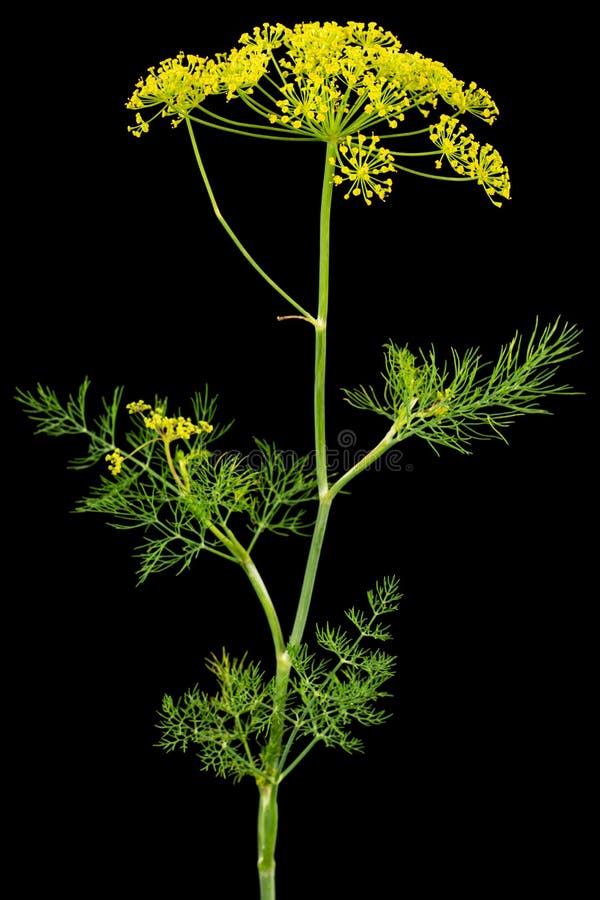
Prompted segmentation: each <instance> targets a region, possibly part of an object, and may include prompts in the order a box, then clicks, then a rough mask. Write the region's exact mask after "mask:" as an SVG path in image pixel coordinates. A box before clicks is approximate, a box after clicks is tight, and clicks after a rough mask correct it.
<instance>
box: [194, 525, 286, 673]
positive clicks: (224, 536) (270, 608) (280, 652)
mask: <svg viewBox="0 0 600 900" xmlns="http://www.w3.org/2000/svg"><path fill="white" fill-rule="evenodd" d="M208 528H209V530H210V531H211V532H212V533H213V534H214V535H215V537H217V538H218V539H219V540H220V541H221V543H222V544H224V545H225V547H227V549H228V550H230V551H231V554H232V557H233V558H234V559H235V560H236V562H238V563H239V564H240V565H241V567H242V569H243V570H244V572H245V573H246V575H247V577H248V580H249V582H250V584H251V585H252V587H253V588H254V593H255V594H256V596H257V597H258V599H259V600H260V604H261V606H262V608H263V611H264V614H265V616H266V618H267V622H268V623H269V629H270V631H271V637H272V638H273V646H274V648H275V656H276V659H277V666H278V668H280V667H281V663H280V660H282V659H283V660H286V659H287V658H288V655H287V653H286V646H285V641H284V638H283V632H282V630H281V624H280V622H279V617H278V616H277V611H276V610H275V605H274V603H273V601H272V600H271V596H270V594H269V591H268V590H267V586H266V584H265V583H264V581H263V579H262V576H261V574H260V572H259V571H258V569H257V568H256V565H255V564H254V561H253V560H252V557H251V556H250V554H249V553H248V551H247V550H246V548H245V547H244V546H243V544H241V543H240V542H239V541H238V539H237V538H236V536H235V535H234V534H233V532H232V531H231V530H230V529H229V528H219V527H218V526H217V525H215V524H214V523H213V522H209V523H208Z"/></svg>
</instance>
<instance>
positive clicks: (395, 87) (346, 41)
mask: <svg viewBox="0 0 600 900" xmlns="http://www.w3.org/2000/svg"><path fill="white" fill-rule="evenodd" d="M230 101H241V104H240V105H241V108H240V111H239V113H237V114H236V113H230V107H229V103H230ZM127 106H128V108H129V109H130V110H132V111H133V112H134V114H135V124H134V125H132V126H130V131H131V132H132V133H133V134H134V135H136V136H138V137H139V136H140V135H142V134H143V133H145V132H147V131H148V130H149V128H150V125H151V123H152V122H153V121H154V120H155V119H156V118H157V117H167V118H170V119H171V121H172V123H173V125H178V124H179V123H180V122H182V121H184V120H186V121H188V123H190V124H193V125H205V126H209V127H211V128H216V129H222V130H225V131H228V132H232V131H233V132H236V133H238V134H242V135H247V136H252V137H261V138H264V139H269V140H296V141H307V142H314V141H322V142H325V143H326V144H327V145H328V159H329V160H330V163H331V165H332V166H333V167H334V169H335V173H334V174H333V176H332V177H333V180H334V183H335V184H337V185H341V184H343V183H345V184H346V186H347V187H348V190H347V193H346V195H345V196H346V197H350V196H362V198H363V199H364V200H365V202H366V203H367V204H370V203H371V200H372V198H373V197H374V196H375V197H378V198H379V199H380V200H384V199H385V198H386V196H387V195H388V194H389V192H390V190H391V186H392V180H391V178H390V177H389V176H390V175H392V174H394V173H398V172H406V173H410V174H417V175H419V174H420V175H423V176H425V177H429V178H444V179H446V180H453V179H459V180H465V181H474V182H476V183H478V184H480V185H482V186H483V188H484V190H485V191H486V193H487V195H488V197H490V199H492V202H493V203H494V204H495V205H496V206H499V205H500V203H501V200H500V199H499V198H502V199H507V198H508V197H510V183H509V180H508V173H507V171H506V167H505V166H504V164H503V162H502V159H501V158H500V155H499V154H498V151H496V150H494V148H492V147H491V146H490V145H489V144H483V145H481V144H479V143H478V142H477V141H475V139H474V138H473V137H472V136H471V135H469V136H468V137H467V136H466V135H464V133H463V126H462V125H461V124H460V123H459V121H458V120H459V118H460V117H463V116H465V115H470V116H472V117H474V118H476V119H479V120H480V121H481V122H484V123H486V124H488V125H491V124H492V123H493V122H494V121H495V120H496V118H497V116H498V107H497V106H496V104H495V102H494V101H493V100H492V98H491V97H490V95H489V94H488V93H487V91H485V90H484V89H483V88H481V87H479V86H478V85H477V84H476V83H475V82H473V81H470V82H469V83H468V84H467V83H465V82H463V81H461V80H460V79H458V78H456V77H455V76H454V75H453V74H452V73H451V72H450V71H449V70H448V69H447V68H446V66H445V65H444V64H443V63H441V62H438V61H437V60H433V59H430V58H428V57H425V56H423V55H422V54H420V53H417V52H410V51H407V50H404V49H403V48H402V44H401V43H400V41H399V40H398V38H397V37H395V36H394V35H393V34H392V33H391V32H389V31H385V30H384V29H383V28H382V27H381V26H379V25H377V24H376V23H375V22H369V23H368V24H365V23H363V22H354V21H349V22H347V23H346V24H345V25H340V24H338V23H337V22H303V23H299V24H297V25H294V26H293V27H291V28H289V27H287V26H285V25H281V24H276V25H269V24H264V25H261V26H257V27H256V28H254V29H253V30H252V32H251V33H250V32H246V33H245V34H242V35H241V37H240V39H239V41H238V46H237V47H235V48H234V49H232V50H231V51H230V52H228V53H217V54H216V55H215V56H214V57H212V58H207V57H202V56H196V55H192V54H186V53H184V52H183V51H181V52H180V53H178V55H177V56H176V57H175V58H173V59H165V60H163V61H162V62H161V63H160V64H159V65H158V66H155V67H152V68H150V69H149V70H148V73H147V75H146V77H145V78H142V79H140V80H139V81H138V83H137V84H136V86H135V90H134V92H133V94H132V96H131V98H130V100H129V102H128V104H127ZM438 107H441V112H440V116H439V118H438V121H431V120H433V118H434V116H435V114H436V113H437V112H438ZM411 120H412V121H411ZM415 120H416V121H415ZM409 122H410V124H409ZM449 123H453V125H452V126H451V125H450V124H449ZM453 129H454V130H453ZM380 132H382V133H380ZM423 137H424V138H425V140H426V143H425V147H426V149H423V147H422V146H421V147H419V144H418V142H419V140H420V139H422V138H423ZM381 138H383V139H384V140H385V147H384V146H383V145H381V144H380V143H379V140H380V139H381ZM428 138H431V140H427V139H428ZM413 142H415V143H414V144H413ZM432 144H433V145H434V146H433V148H432ZM456 144H458V147H457V146H455V145H456ZM332 147H333V150H334V152H331V148H332ZM449 149H451V150H452V152H449ZM415 159H418V160H419V161H420V162H421V164H423V163H425V166H424V167H423V168H421V169H420V170H418V171H417V170H415V169H414V168H413V166H412V165H410V166H409V165H407V164H405V161H410V162H411V163H412V162H414V160H415ZM332 160H333V161H332ZM444 161H445V162H447V163H449V165H450V168H451V170H452V172H453V174H449V175H440V174H437V169H436V166H437V168H439V166H441V164H442V163H443V162H444ZM428 162H429V163H431V162H433V163H434V165H429V167H427V164H428ZM383 176H385V177H383Z"/></svg>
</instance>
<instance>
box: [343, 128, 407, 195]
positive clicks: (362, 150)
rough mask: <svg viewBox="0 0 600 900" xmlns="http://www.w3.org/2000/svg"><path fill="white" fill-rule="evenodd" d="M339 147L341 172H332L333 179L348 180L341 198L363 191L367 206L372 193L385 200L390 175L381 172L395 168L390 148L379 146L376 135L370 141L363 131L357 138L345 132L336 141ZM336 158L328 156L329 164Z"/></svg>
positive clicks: (389, 183) (390, 187) (388, 188)
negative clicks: (335, 173) (338, 140)
mask: <svg viewBox="0 0 600 900" xmlns="http://www.w3.org/2000/svg"><path fill="white" fill-rule="evenodd" d="M338 151H339V157H338V158H339V160H340V171H341V173H342V174H341V175H334V178H333V182H334V184H342V183H343V182H344V181H349V182H350V188H349V190H348V193H347V194H345V195H344V198H345V199H346V200H347V199H348V198H349V197H350V195H351V194H353V195H354V196H355V197H359V196H360V195H361V194H362V196H363V198H364V200H365V202H366V204H367V206H370V205H371V200H372V197H373V196H374V195H377V197H379V199H380V200H385V197H386V194H389V193H390V191H391V190H392V179H391V178H382V176H383V175H385V174H386V173H388V172H394V171H395V166H394V157H393V156H392V154H391V153H390V151H389V150H386V149H385V148H384V147H381V146H379V138H378V137H377V135H373V136H372V137H371V139H370V140H369V141H368V140H367V138H366V137H365V135H364V134H359V135H358V138H357V140H356V141H354V140H353V138H351V137H350V136H348V137H347V138H346V139H345V140H344V141H343V142H342V143H341V144H338ZM335 161H336V160H335V157H330V159H329V162H330V163H331V164H332V165H333V164H334V163H335Z"/></svg>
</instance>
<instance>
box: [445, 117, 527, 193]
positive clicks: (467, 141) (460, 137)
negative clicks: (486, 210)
mask: <svg viewBox="0 0 600 900" xmlns="http://www.w3.org/2000/svg"><path fill="white" fill-rule="evenodd" d="M429 137H430V139H431V140H432V141H433V143H434V144H435V145H436V147H438V148H439V150H440V151H441V155H442V157H443V158H445V159H447V160H448V162H449V163H450V165H451V166H452V168H453V169H454V170H455V172H457V173H458V174H459V175H464V176H465V177H467V178H473V179H475V180H476V181H477V183H478V184H480V185H482V186H483V187H484V189H485V192H486V193H487V195H488V197H489V198H490V199H491V201H492V203H493V204H494V205H495V206H501V205H502V201H501V200H498V199H493V198H494V196H496V195H497V196H498V197H503V198H504V199H506V200H508V199H509V198H510V177H509V174H508V169H507V167H506V166H505V165H504V163H503V161H502V157H501V156H500V154H499V153H498V151H497V150H494V148H493V147H492V146H491V145H490V144H483V145H482V144H480V143H479V142H478V141H476V140H475V138H474V137H473V135H472V134H468V133H467V129H466V127H465V126H464V125H461V124H459V122H458V120H457V119H453V118H451V117H450V116H442V117H441V118H440V121H439V122H438V123H437V124H436V125H432V126H431V128H430V135H429ZM441 165H442V160H441V159H438V160H437V162H436V166H437V167H438V168H440V166H441Z"/></svg>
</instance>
